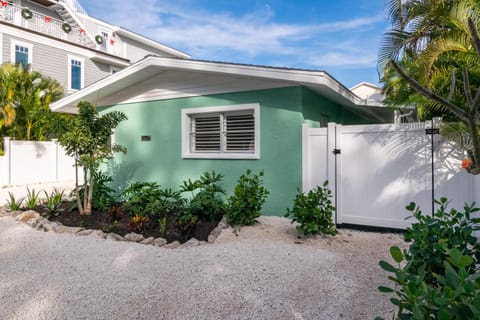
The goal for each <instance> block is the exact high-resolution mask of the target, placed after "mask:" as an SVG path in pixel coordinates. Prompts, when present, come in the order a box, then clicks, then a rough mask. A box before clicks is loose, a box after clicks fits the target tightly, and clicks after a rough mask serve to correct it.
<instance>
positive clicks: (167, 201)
mask: <svg viewBox="0 0 480 320" xmlns="http://www.w3.org/2000/svg"><path fill="white" fill-rule="evenodd" d="M262 177H263V172H260V173H259V174H258V175H257V174H252V172H251V171H250V170H247V171H246V173H245V174H243V175H242V176H241V177H240V178H239V179H238V184H237V186H236V187H235V190H234V194H233V195H232V196H231V197H229V198H228V199H227V200H228V201H225V195H226V191H225V189H224V188H223V186H222V182H223V175H222V174H219V173H216V172H214V171H211V172H205V173H203V174H202V175H201V176H200V177H198V178H197V179H195V180H192V179H188V180H186V181H184V182H183V184H182V185H181V186H180V188H179V190H173V189H171V188H162V187H161V186H160V185H159V184H158V183H156V182H145V181H134V182H131V183H129V184H128V185H127V186H126V187H125V188H124V189H123V191H121V192H120V193H118V194H116V192H115V190H114V189H113V188H112V186H111V183H112V182H113V178H112V177H111V176H110V175H109V174H107V173H106V172H102V171H100V170H98V169H97V170H95V171H94V172H93V176H92V177H91V178H90V177H88V179H87V181H88V182H87V184H86V185H84V186H83V187H81V188H80V189H76V190H75V192H74V194H72V195H71V196H73V199H69V200H68V201H64V200H65V199H63V198H64V192H63V191H62V192H60V191H58V190H54V191H52V192H51V193H47V192H45V191H44V192H43V194H44V195H45V198H46V200H45V201H44V202H43V203H41V202H40V201H39V199H38V195H39V193H36V192H35V191H30V190H27V191H28V198H27V200H28V201H26V203H30V205H34V204H35V206H36V210H39V211H41V214H42V215H43V216H44V217H46V218H49V219H55V220H57V221H59V222H61V223H62V224H64V225H67V226H75V227H83V228H88V229H100V230H102V231H104V232H107V233H108V232H114V233H118V234H119V235H121V236H124V235H125V234H127V233H129V232H137V233H142V234H143V236H144V237H164V238H166V239H167V241H174V240H179V241H181V242H185V241H187V240H189V239H190V238H191V237H195V238H197V239H199V240H207V238H208V235H209V234H210V231H211V230H212V229H213V228H215V227H216V226H217V224H218V222H219V221H220V220H221V219H222V217H224V216H225V215H226V214H227V213H228V212H230V214H229V220H230V222H231V223H232V224H234V225H248V224H253V223H254V222H255V218H257V217H259V216H260V210H261V207H262V205H263V204H264V203H265V200H266V197H267V195H268V191H267V190H266V188H265V187H264V186H263V181H262ZM90 183H93V189H92V193H93V195H94V197H93V199H92V209H93V212H92V213H93V214H92V215H85V214H84V215H81V214H79V211H80V210H79V207H78V203H84V199H83V197H84V196H85V194H86V192H85V189H84V188H85V187H86V188H88V189H91V188H90ZM77 196H79V197H81V198H80V199H79V200H78V199H76V197H77ZM22 200H23V199H20V200H17V199H15V197H14V196H13V194H11V198H10V200H9V204H10V207H11V209H12V210H18V209H20V206H21V203H22ZM62 200H63V201H62Z"/></svg>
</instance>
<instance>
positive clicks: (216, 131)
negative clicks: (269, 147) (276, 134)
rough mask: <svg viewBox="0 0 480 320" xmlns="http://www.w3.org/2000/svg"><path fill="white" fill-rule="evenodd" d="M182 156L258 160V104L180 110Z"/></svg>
mask: <svg viewBox="0 0 480 320" xmlns="http://www.w3.org/2000/svg"><path fill="white" fill-rule="evenodd" d="M182 158H190V159H196V158H197V159H260V105H259V104H258V103H250V104H242V105H229V106H217V107H202V108H185V109H182Z"/></svg>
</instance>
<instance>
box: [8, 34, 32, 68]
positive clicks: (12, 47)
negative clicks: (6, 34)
mask: <svg viewBox="0 0 480 320" xmlns="http://www.w3.org/2000/svg"><path fill="white" fill-rule="evenodd" d="M15 46H20V47H25V48H27V49H28V64H29V65H30V66H31V68H30V70H32V69H33V44H31V43H28V42H23V41H18V40H12V41H11V42H10V62H11V63H13V64H14V63H15V52H16V51H15ZM24 67H25V66H24Z"/></svg>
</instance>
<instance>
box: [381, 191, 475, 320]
mask: <svg viewBox="0 0 480 320" xmlns="http://www.w3.org/2000/svg"><path fill="white" fill-rule="evenodd" d="M436 203H437V204H439V205H440V207H439V209H438V210H437V212H436V213H435V214H434V215H433V216H429V215H423V214H422V213H421V211H420V209H419V208H418V207H416V205H415V203H410V205H408V206H407V210H409V211H411V212H412V216H413V217H414V218H415V219H416V220H417V222H416V223H413V224H412V226H411V227H409V228H407V230H406V232H405V234H404V239H405V241H406V242H410V243H411V244H410V246H409V248H408V249H404V250H403V252H402V250H401V249H399V248H398V247H391V248H390V253H391V256H392V258H393V260H394V261H395V262H396V263H397V266H396V267H394V266H393V265H391V264H389V263H387V262H385V261H380V266H381V267H382V268H383V269H384V270H386V271H387V272H390V273H393V275H392V276H390V277H389V279H390V280H392V281H393V282H394V283H395V285H396V286H395V288H394V289H392V288H388V287H384V286H381V287H379V290H380V291H381V292H386V293H394V294H395V295H396V297H394V298H391V299H390V301H391V302H392V303H393V304H394V305H396V306H397V307H398V313H397V317H398V319H480V273H479V271H478V267H479V263H480V244H479V242H478V240H477V238H476V237H474V236H473V232H474V231H475V230H478V229H479V223H480V219H478V218H473V217H472V213H474V212H477V211H479V209H478V208H475V207H474V206H473V205H465V207H464V212H459V211H457V210H455V209H451V210H450V211H447V210H446V207H447V199H446V198H442V199H441V200H440V201H436Z"/></svg>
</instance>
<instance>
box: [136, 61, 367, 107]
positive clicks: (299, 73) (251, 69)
mask: <svg viewBox="0 0 480 320" xmlns="http://www.w3.org/2000/svg"><path fill="white" fill-rule="evenodd" d="M149 59H152V60H151V62H150V63H151V64H152V65H155V66H159V67H166V68H171V69H183V70H188V71H203V72H212V73H222V74H229V75H237V76H245V77H255V78H263V79H269V80H280V81H286V82H291V83H292V84H297V85H305V86H308V85H315V86H324V87H327V88H328V89H330V90H332V91H333V92H334V93H336V94H337V95H340V96H342V97H343V98H345V99H347V100H348V101H350V102H351V103H353V104H355V105H362V106H363V105H365V103H364V101H363V99H361V98H359V97H357V96H356V95H355V94H354V93H353V92H351V91H350V90H349V89H347V88H346V87H344V86H343V85H342V84H340V83H339V82H338V81H337V80H335V79H334V78H332V77H331V76H330V75H329V74H328V73H326V72H323V71H308V70H298V69H288V68H275V67H263V66H251V65H241V64H229V63H218V62H207V61H195V60H176V59H169V58H161V57H148V58H146V59H145V60H143V61H145V62H146V61H148V60H149Z"/></svg>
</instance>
